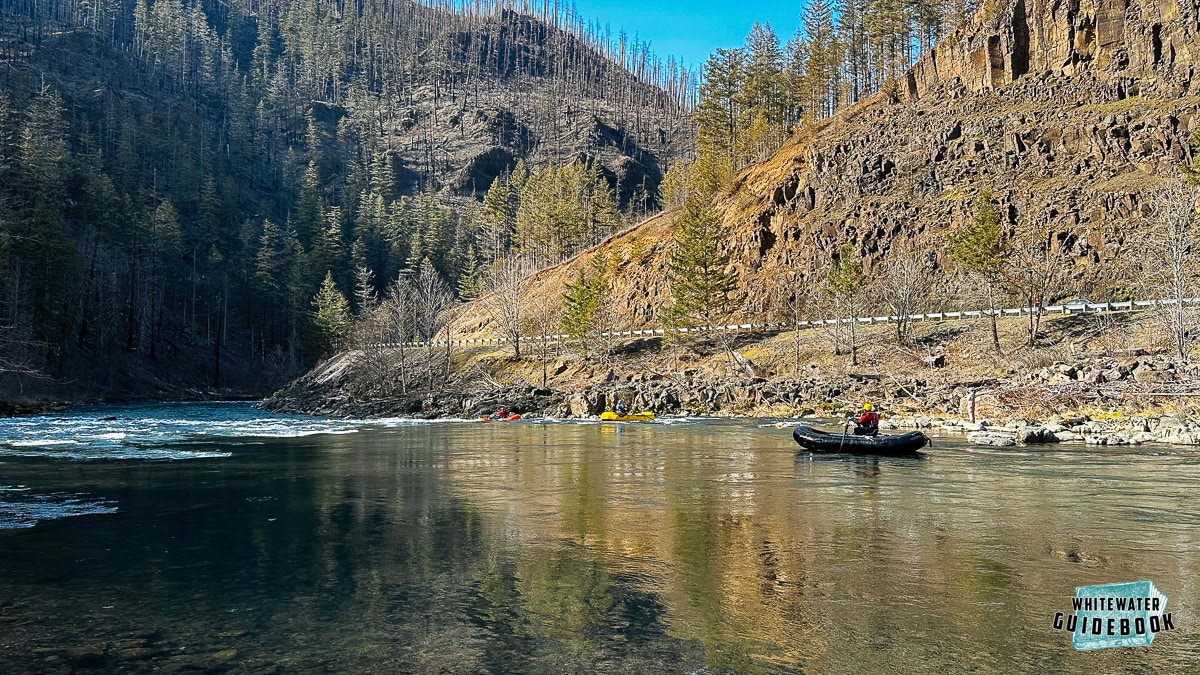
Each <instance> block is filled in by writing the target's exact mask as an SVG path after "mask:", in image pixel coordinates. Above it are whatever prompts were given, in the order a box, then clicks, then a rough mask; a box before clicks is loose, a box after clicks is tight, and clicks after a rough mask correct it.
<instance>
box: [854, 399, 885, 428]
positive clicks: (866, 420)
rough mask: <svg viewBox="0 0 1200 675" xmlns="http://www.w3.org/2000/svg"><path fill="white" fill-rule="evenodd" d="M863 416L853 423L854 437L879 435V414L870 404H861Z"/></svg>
mask: <svg viewBox="0 0 1200 675" xmlns="http://www.w3.org/2000/svg"><path fill="white" fill-rule="evenodd" d="M862 409H863V414H862V415H861V416H860V417H859V418H858V419H857V420H855V421H854V435H855V436H874V435H875V434H877V433H879V413H877V412H875V406H873V405H871V404H870V403H864V404H863V407H862Z"/></svg>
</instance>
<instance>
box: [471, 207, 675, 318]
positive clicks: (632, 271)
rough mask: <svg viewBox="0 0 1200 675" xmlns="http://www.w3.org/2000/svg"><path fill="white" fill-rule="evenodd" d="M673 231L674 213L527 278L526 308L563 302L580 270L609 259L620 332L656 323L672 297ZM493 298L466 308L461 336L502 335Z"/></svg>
mask: <svg viewBox="0 0 1200 675" xmlns="http://www.w3.org/2000/svg"><path fill="white" fill-rule="evenodd" d="M674 231H675V222H674V214H673V213H661V214H659V215H657V216H653V217H651V218H648V219H647V220H645V221H644V222H642V223H640V224H638V225H637V226H635V227H633V228H630V229H628V230H625V231H624V232H621V233H619V234H616V235H614V236H612V237H610V238H609V239H607V240H605V241H604V242H601V243H600V244H599V245H597V246H595V247H593V248H591V249H588V250H587V251H584V252H583V253H581V254H579V255H577V256H575V257H574V258H571V259H570V260H567V261H565V262H563V263H561V264H559V265H556V266H554V267H549V268H547V269H544V270H541V271H540V272H538V273H537V274H534V275H532V276H531V277H529V278H528V280H527V282H526V283H525V285H524V287H523V292H522V297H523V299H524V303H525V306H526V307H533V306H535V305H536V304H538V303H544V302H552V303H556V304H557V303H559V302H560V298H561V297H562V294H563V291H564V289H565V288H566V286H567V284H568V283H570V282H572V281H574V280H575V278H576V277H577V276H578V275H579V271H580V270H585V271H586V272H587V274H589V275H590V274H592V270H593V264H594V261H595V259H596V258H597V257H598V256H605V257H606V258H607V264H608V267H607V269H608V271H609V272H608V276H609V279H610V283H611V292H612V301H611V303H612V306H613V307H614V308H616V310H617V321H618V323H617V328H620V329H626V328H641V327H643V326H646V325H648V324H650V323H652V322H653V321H654V320H655V308H656V307H658V306H659V304H660V303H661V302H662V300H663V299H664V298H667V297H669V292H668V289H667V280H666V275H665V274H664V272H663V269H664V268H665V265H666V260H667V255H668V247H669V245H670V241H671V237H672V235H673V234H674ZM489 302H493V300H492V299H491V298H490V297H489V296H485V297H483V298H482V299H480V300H479V301H476V302H474V303H471V304H470V305H468V306H467V307H466V308H465V310H464V311H463V313H462V314H461V315H460V317H459V318H458V320H456V322H455V329H454V330H455V333H456V336H457V337H495V336H497V335H499V334H500V333H499V331H497V330H496V329H495V328H493V327H492V326H491V325H490V323H489V317H488V313H487V308H486V307H484V305H485V304H486V303H489Z"/></svg>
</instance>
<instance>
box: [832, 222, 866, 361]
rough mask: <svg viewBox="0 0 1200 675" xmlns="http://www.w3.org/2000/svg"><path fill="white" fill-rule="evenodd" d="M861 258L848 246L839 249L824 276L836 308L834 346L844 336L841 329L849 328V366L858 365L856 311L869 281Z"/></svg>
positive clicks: (834, 311)
mask: <svg viewBox="0 0 1200 675" xmlns="http://www.w3.org/2000/svg"><path fill="white" fill-rule="evenodd" d="M862 265H863V263H862V258H861V257H859V256H858V255H855V252H854V249H853V247H851V246H850V245H849V244H847V245H845V246H842V247H841V248H840V249H838V253H837V256H836V257H835V258H834V259H833V260H832V262H831V263H830V266H829V269H828V271H827V272H826V274H825V288H824V291H825V295H826V296H827V297H828V298H829V299H830V301H831V302H832V305H833V315H834V318H835V319H837V320H838V323H837V324H835V326H834V336H835V338H834V340H835V347H836V343H837V342H838V341H839V339H838V338H839V337H840V335H841V334H842V327H843V326H848V327H849V331H848V332H849V343H850V344H849V347H850V364H851V365H855V366H857V365H858V340H857V337H858V336H857V329H856V325H857V322H856V321H855V316H854V315H855V312H854V309H855V307H856V306H858V305H857V302H856V301H857V300H858V299H859V297H858V296H859V294H860V293H861V292H862V291H863V289H865V288H866V287H867V284H868V282H869V281H870V280H869V278H868V277H867V275H866V274H864V273H863V269H862Z"/></svg>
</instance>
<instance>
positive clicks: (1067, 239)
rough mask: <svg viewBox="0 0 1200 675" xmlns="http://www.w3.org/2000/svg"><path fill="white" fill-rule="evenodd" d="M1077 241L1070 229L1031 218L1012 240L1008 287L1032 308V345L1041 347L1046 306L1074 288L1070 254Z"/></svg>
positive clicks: (1006, 271) (1009, 251) (1030, 324)
mask: <svg viewBox="0 0 1200 675" xmlns="http://www.w3.org/2000/svg"><path fill="white" fill-rule="evenodd" d="M1038 220H1040V221H1043V222H1044V220H1045V219H1038ZM1075 240H1076V237H1075V235H1073V234H1071V233H1069V232H1059V233H1055V232H1053V231H1046V230H1045V229H1043V228H1042V227H1039V226H1037V225H1034V224H1033V222H1032V221H1027V222H1025V223H1024V224H1023V225H1020V226H1018V227H1017V230H1016V235H1015V236H1014V237H1013V238H1012V240H1011V241H1010V242H1009V250H1008V253H1009V258H1008V264H1007V266H1006V267H1005V268H1004V275H1005V286H1007V287H1008V289H1009V294H1010V295H1012V296H1013V298H1015V299H1017V300H1020V301H1022V302H1024V303H1025V304H1026V307H1028V308H1029V324H1028V326H1027V328H1026V330H1027V332H1028V335H1029V346H1030V347H1036V346H1037V337H1038V333H1039V332H1040V331H1041V326H1042V317H1043V316H1045V312H1046V310H1045V307H1046V305H1047V304H1049V303H1050V302H1051V301H1053V300H1055V299H1058V298H1060V297H1062V296H1064V295H1066V294H1068V293H1071V292H1072V290H1073V289H1072V287H1071V283H1070V282H1071V262H1072V260H1071V255H1070V253H1071V249H1072V248H1074V246H1075Z"/></svg>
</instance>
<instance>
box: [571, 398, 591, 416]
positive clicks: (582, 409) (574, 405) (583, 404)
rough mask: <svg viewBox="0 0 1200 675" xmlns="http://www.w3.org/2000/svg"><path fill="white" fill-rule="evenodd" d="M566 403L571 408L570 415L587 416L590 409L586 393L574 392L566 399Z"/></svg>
mask: <svg viewBox="0 0 1200 675" xmlns="http://www.w3.org/2000/svg"><path fill="white" fill-rule="evenodd" d="M567 405H568V406H570V409H571V417H587V416H588V415H590V414H591V411H592V402H591V401H590V400H588V397H587V394H574V395H572V396H571V398H569V399H567Z"/></svg>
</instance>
